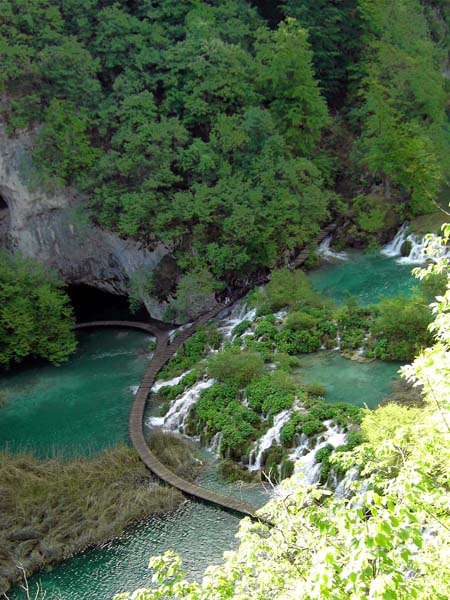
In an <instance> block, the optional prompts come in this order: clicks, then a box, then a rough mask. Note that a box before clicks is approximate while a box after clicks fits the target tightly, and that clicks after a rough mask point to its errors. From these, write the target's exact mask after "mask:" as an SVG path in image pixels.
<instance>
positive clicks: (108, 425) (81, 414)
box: [0, 329, 151, 457]
mask: <svg viewBox="0 0 450 600" xmlns="http://www.w3.org/2000/svg"><path fill="white" fill-rule="evenodd" d="M150 339H151V338H150V337H149V336H147V335H146V334H144V333H140V332H139V331H133V330H119V329H117V330H115V329H114V330H102V331H90V332H83V333H80V334H79V336H78V340H79V345H78V349H77V352H76V353H75V355H74V356H73V357H72V358H71V360H70V361H69V362H68V363H66V364H64V365H62V366H61V367H58V368H55V367H52V366H47V365H41V366H36V367H32V368H24V369H21V370H18V371H15V372H13V373H11V374H10V375H4V374H3V375H2V376H1V377H0V392H2V395H3V396H4V397H5V398H6V405H5V407H4V408H2V409H0V448H2V449H8V450H10V451H13V452H14V451H20V450H29V451H31V452H33V453H34V454H36V455H37V456H40V457H46V456H51V455H53V454H55V453H56V454H64V455H65V456H70V455H73V454H77V453H80V454H91V453H93V452H99V451H100V450H102V449H104V448H106V447H109V446H114V445H116V444H118V443H121V442H126V441H127V439H128V433H127V431H128V430H127V427H128V413H129V410H130V405H131V401H132V398H133V393H132V389H131V387H132V386H133V385H137V384H138V383H139V381H140V379H141V377H142V375H143V373H144V370H145V366H146V364H147V362H148V358H147V357H146V352H147V349H148V347H149V341H150Z"/></svg>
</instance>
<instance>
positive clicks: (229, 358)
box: [208, 347, 264, 386]
mask: <svg viewBox="0 0 450 600" xmlns="http://www.w3.org/2000/svg"><path fill="white" fill-rule="evenodd" d="M208 372H209V374H210V375H211V377H214V379H217V380H218V381H221V382H223V383H232V384H234V385H238V386H242V385H246V384H248V383H250V381H251V380H252V379H254V378H255V377H259V376H260V375H262V373H263V372H264V361H263V359H262V357H261V356H260V355H259V354H257V353H256V352H252V351H251V350H243V351H240V350H239V349H237V348H233V347H228V348H225V349H224V350H222V351H221V352H219V353H217V354H213V355H212V356H210V357H209V359H208Z"/></svg>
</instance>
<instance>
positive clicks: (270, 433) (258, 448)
mask: <svg viewBox="0 0 450 600" xmlns="http://www.w3.org/2000/svg"><path fill="white" fill-rule="evenodd" d="M291 413H292V411H291V410H283V411H282V412H280V413H278V414H277V415H276V416H275V417H274V419H273V425H272V427H271V428H270V429H268V430H267V431H266V433H265V434H264V435H263V436H262V438H260V439H259V440H258V441H257V442H256V444H255V447H254V448H253V450H252V451H251V453H250V464H249V467H248V468H249V470H250V471H259V470H260V469H262V468H263V464H262V461H263V455H264V452H265V451H266V450H268V449H269V448H270V447H271V445H272V443H273V442H274V441H275V442H276V443H277V444H280V442H281V440H280V433H281V429H282V427H283V425H285V424H286V423H287V422H288V421H289V417H290V416H291Z"/></svg>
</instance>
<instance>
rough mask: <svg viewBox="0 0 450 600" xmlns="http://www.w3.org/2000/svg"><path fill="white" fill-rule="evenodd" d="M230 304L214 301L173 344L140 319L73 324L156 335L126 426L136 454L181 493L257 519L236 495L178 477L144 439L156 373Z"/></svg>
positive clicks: (252, 511) (248, 506)
mask: <svg viewBox="0 0 450 600" xmlns="http://www.w3.org/2000/svg"><path fill="white" fill-rule="evenodd" d="M229 306H230V304H217V305H216V306H215V307H214V308H213V309H212V310H210V311H209V312H208V313H206V314H205V315H203V316H201V317H200V318H199V319H197V321H195V322H194V323H193V324H192V325H191V326H190V327H188V328H187V329H185V330H183V331H182V332H181V333H180V334H179V335H177V336H176V337H175V339H174V340H173V342H172V343H170V341H169V332H168V331H164V330H162V329H159V328H158V327H157V326H156V325H153V324H151V323H144V322H140V321H91V322H88V323H80V324H78V325H76V326H75V329H76V330H80V329H88V328H93V327H126V328H133V329H139V330H140V331H145V332H146V333H150V334H151V335H154V336H155V337H156V338H157V346H156V350H155V352H154V354H153V356H152V359H151V360H150V362H149V364H148V366H147V368H146V370H145V372H144V375H143V377H142V379H141V383H140V385H139V388H138V390H137V393H136V396H135V398H134V401H133V404H132V407H131V412H130V417H129V421H128V428H129V432H130V437H131V441H132V444H133V446H134V447H135V449H136V450H137V452H138V453H139V456H140V458H141V460H142V461H143V462H144V464H145V465H146V466H147V467H148V468H149V469H150V471H152V473H154V474H155V475H156V476H157V477H158V478H159V479H161V480H162V481H165V482H166V483H169V484H170V485H172V486H173V487H175V488H177V489H178V490H180V491H181V492H183V493H184V494H186V495H188V496H192V497H194V498H197V499H199V500H203V501H205V502H208V503H211V504H215V505H217V506H221V507H222V508H225V509H227V510H231V511H233V512H237V513H239V514H242V515H246V516H250V517H252V518H254V519H256V518H257V517H256V510H257V509H256V508H255V507H254V506H252V505H251V504H248V503H246V502H243V501H241V500H239V499H237V498H231V497H229V496H224V495H223V494H218V493H217V492H213V491H212V490H209V489H206V488H203V487H200V486H198V485H195V484H193V483H190V482H189V481H186V480H185V479H182V478H181V477H178V476H177V475H175V473H173V472H172V471H171V470H170V469H168V468H167V467H166V466H165V465H164V464H163V463H162V462H161V461H160V460H159V459H158V458H157V457H156V456H155V455H154V454H153V452H151V451H150V449H149V447H148V446H147V442H146V441H145V436H144V427H143V425H144V411H145V406H146V403H147V398H148V395H149V393H150V390H151V388H152V386H153V384H154V383H155V381H156V378H157V375H158V373H159V371H160V370H161V369H162V367H163V366H164V365H165V364H166V363H167V362H168V361H169V360H170V358H171V357H172V356H173V355H174V354H175V353H176V352H177V350H178V349H179V348H180V346H182V345H183V344H184V342H185V341H186V340H187V339H189V337H190V336H191V335H192V334H193V333H194V332H195V330H196V329H197V327H198V326H199V325H202V324H204V323H206V322H207V321H209V320H210V319H212V318H214V317H215V316H217V315H218V314H219V313H220V312H221V311H222V310H224V309H225V308H228V307H229Z"/></svg>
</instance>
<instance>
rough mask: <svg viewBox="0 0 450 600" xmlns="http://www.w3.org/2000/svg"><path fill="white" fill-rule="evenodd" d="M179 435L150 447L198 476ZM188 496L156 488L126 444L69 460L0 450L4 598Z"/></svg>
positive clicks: (0, 556) (1, 586)
mask: <svg viewBox="0 0 450 600" xmlns="http://www.w3.org/2000/svg"><path fill="white" fill-rule="evenodd" d="M173 438H175V436H171V435H167V434H161V435H159V436H158V438H157V439H154V440H153V441H152V442H151V447H152V450H153V452H155V453H156V454H157V455H158V456H159V457H160V459H161V460H163V461H164V462H165V464H167V466H169V467H170V468H173V469H175V470H176V469H178V470H182V471H183V472H185V473H186V471H188V470H189V472H190V473H191V475H192V477H194V476H195V475H196V474H197V471H198V461H196V460H195V458H194V456H193V454H192V451H191V449H190V448H189V447H187V446H186V444H185V443H184V441H183V440H182V439H181V438H178V437H177V438H176V439H173ZM182 499H183V497H182V495H181V494H180V492H178V491H176V490H175V489H173V488H169V487H162V486H160V485H158V484H157V483H155V482H154V480H153V478H152V476H151V475H150V473H149V471H148V470H147V469H146V467H145V465H144V464H143V463H142V462H141V460H140V459H139V456H138V454H137V453H136V452H135V451H134V450H131V449H130V448H128V447H126V446H117V447H115V448H111V449H109V450H106V451H105V452H103V453H102V454H101V455H100V456H98V457H96V458H83V457H81V458H77V459H74V460H71V461H64V460H62V459H49V460H46V461H40V460H38V459H36V458H34V457H33V456H31V455H26V454H23V455H15V456H14V455H10V454H7V453H5V452H2V453H0V595H1V594H2V593H5V592H6V591H7V590H8V588H9V587H10V586H11V585H13V584H14V583H17V582H18V581H20V580H22V579H23V577H24V576H30V575H31V574H32V573H34V572H35V571H37V570H39V569H41V568H43V567H45V566H47V565H50V564H53V563H56V562H60V561H62V560H64V559H66V558H68V557H69V556H71V555H73V554H75V553H76V552H79V551H81V550H83V549H85V548H86V547H88V546H92V545H97V544H100V543H104V542H106V541H108V540H110V539H112V538H114V537H116V536H118V535H120V534H121V533H122V532H123V530H124V529H125V528H126V527H127V526H128V525H130V524H131V523H133V522H135V521H138V520H139V519H143V518H144V517H147V516H149V515H154V514H161V513H166V512H168V511H171V510H174V509H175V508H176V507H177V506H178V505H179V504H180V502H181V501H182Z"/></svg>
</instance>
